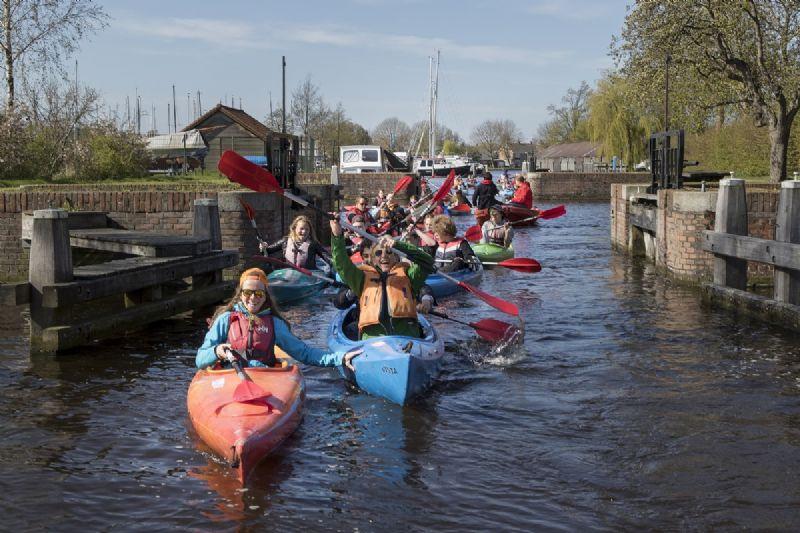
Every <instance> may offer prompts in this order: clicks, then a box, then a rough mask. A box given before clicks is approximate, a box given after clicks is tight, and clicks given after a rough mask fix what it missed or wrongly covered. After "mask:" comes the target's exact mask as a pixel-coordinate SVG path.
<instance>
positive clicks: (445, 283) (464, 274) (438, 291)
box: [425, 261, 483, 298]
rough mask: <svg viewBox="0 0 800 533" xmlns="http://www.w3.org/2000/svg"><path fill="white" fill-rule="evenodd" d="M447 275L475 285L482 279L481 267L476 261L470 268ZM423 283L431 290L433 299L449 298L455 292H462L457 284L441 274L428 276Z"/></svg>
mask: <svg viewBox="0 0 800 533" xmlns="http://www.w3.org/2000/svg"><path fill="white" fill-rule="evenodd" d="M447 274H448V275H449V276H452V277H454V278H456V279H457V280H458V281H463V282H466V283H469V284H470V285H475V284H477V283H479V282H480V281H481V278H483V265H482V264H481V263H480V261H476V262H475V263H474V264H473V265H472V266H471V268H465V269H463V270H457V271H455V272H448V273H447ZM425 283H426V284H427V285H428V286H429V287H430V288H431V290H432V291H433V296H434V297H435V298H442V297H444V296H450V295H451V294H456V293H457V292H459V291H463V290H464V289H462V288H461V287H460V286H459V285H458V284H456V283H453V282H452V281H450V280H449V279H447V278H445V277H444V276H442V275H441V274H436V273H434V274H431V275H430V276H428V279H426V280H425Z"/></svg>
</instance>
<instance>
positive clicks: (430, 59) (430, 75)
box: [428, 56, 434, 159]
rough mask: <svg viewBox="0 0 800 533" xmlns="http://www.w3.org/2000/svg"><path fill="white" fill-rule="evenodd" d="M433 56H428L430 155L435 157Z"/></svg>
mask: <svg viewBox="0 0 800 533" xmlns="http://www.w3.org/2000/svg"><path fill="white" fill-rule="evenodd" d="M433 121H434V118H433V56H428V157H430V158H431V159H433Z"/></svg>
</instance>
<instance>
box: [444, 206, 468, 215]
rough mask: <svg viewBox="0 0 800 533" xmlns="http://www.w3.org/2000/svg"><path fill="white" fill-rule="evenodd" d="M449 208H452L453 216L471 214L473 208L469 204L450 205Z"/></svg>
mask: <svg viewBox="0 0 800 533" xmlns="http://www.w3.org/2000/svg"><path fill="white" fill-rule="evenodd" d="M448 209H449V210H450V216H451V217H456V216H463V215H469V214H471V213H472V208H471V207H470V206H469V205H467V204H458V205H457V206H455V207H448Z"/></svg>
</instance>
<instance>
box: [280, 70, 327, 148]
mask: <svg viewBox="0 0 800 533" xmlns="http://www.w3.org/2000/svg"><path fill="white" fill-rule="evenodd" d="M289 109H290V111H291V115H292V122H293V124H294V126H295V127H296V131H297V133H299V134H301V135H303V136H304V137H314V136H315V135H314V134H315V133H316V132H317V131H319V128H320V126H321V124H322V122H323V121H324V120H325V115H326V114H327V113H328V110H327V108H326V107H325V102H324V101H323V100H322V96H321V95H320V91H319V87H317V86H316V85H314V83H313V82H312V81H311V76H310V75H308V76H306V79H305V80H303V81H302V82H301V83H300V85H298V86H297V88H295V90H294V91H293V92H292V103H291V106H290V108H289ZM287 131H288V126H287Z"/></svg>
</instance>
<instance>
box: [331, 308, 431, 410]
mask: <svg viewBox="0 0 800 533" xmlns="http://www.w3.org/2000/svg"><path fill="white" fill-rule="evenodd" d="M356 312H357V309H356V307H355V306H353V307H351V308H350V309H346V310H343V311H340V312H339V313H338V314H337V315H336V317H335V318H334V319H333V321H332V322H331V325H330V327H329V328H328V347H329V348H330V349H331V350H335V351H348V350H353V349H362V350H363V353H361V354H360V355H358V356H357V357H355V358H354V359H353V366H354V367H355V372H353V371H351V370H349V369H347V368H345V367H340V368H339V370H340V372H341V373H342V375H343V376H344V377H345V378H346V379H347V380H349V381H351V382H352V383H354V384H356V385H357V386H358V387H359V388H360V389H361V390H363V391H364V392H367V393H369V394H372V395H374V396H380V397H382V398H386V399H387V400H390V401H392V402H394V403H397V404H400V405H403V404H406V403H408V402H409V401H410V400H412V399H413V398H415V397H417V396H419V395H420V394H422V393H423V392H425V391H426V390H427V389H428V388H429V387H430V385H431V383H433V381H434V380H435V379H436V376H437V375H438V374H439V368H440V366H441V359H442V355H443V354H444V341H442V339H441V337H440V336H439V334H438V333H437V332H436V329H435V328H434V327H433V326H432V325H431V324H430V323H429V322H428V321H427V320H426V319H425V317H423V316H420V317H419V323H420V326H421V327H422V330H423V332H424V333H425V337H424V338H421V339H418V338H414V337H406V336H402V335H387V336H384V337H373V338H370V339H365V340H357V337H358V330H357V327H356V323H357V315H356Z"/></svg>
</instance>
